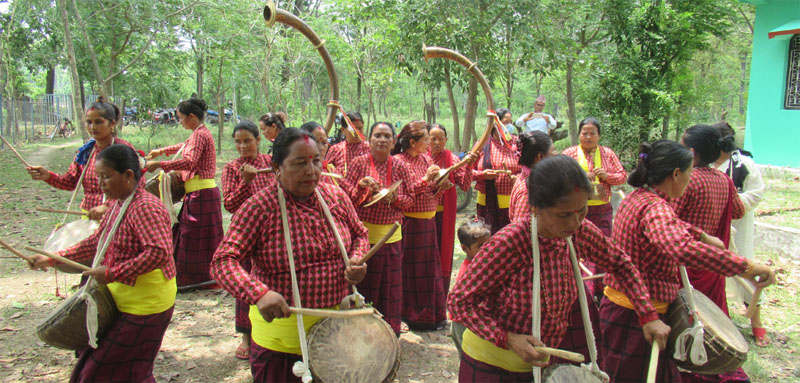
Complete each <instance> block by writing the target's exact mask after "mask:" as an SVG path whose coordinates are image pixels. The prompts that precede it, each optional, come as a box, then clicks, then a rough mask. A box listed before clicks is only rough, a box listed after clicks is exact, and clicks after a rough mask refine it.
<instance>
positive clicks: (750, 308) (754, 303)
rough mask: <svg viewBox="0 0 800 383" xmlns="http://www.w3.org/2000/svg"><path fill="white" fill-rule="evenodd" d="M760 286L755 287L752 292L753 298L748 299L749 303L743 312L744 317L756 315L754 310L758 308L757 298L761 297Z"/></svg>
mask: <svg viewBox="0 0 800 383" xmlns="http://www.w3.org/2000/svg"><path fill="white" fill-rule="evenodd" d="M761 290H762V288H761V286H758V287H756V291H755V292H754V293H753V298H752V299H750V305H749V306H747V311H746V312H745V313H744V316H745V318H752V317H753V316H755V315H756V310H758V300H759V299H761Z"/></svg>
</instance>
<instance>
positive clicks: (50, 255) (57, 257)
mask: <svg viewBox="0 0 800 383" xmlns="http://www.w3.org/2000/svg"><path fill="white" fill-rule="evenodd" d="M25 250H28V251H32V252H34V253H38V254H41V255H44V256H45V257H48V258H50V259H55V260H56V261H59V262H61V263H63V264H65V265H68V266H72V267H74V268H76V269H78V270H80V271H89V270H91V269H92V268H91V267H89V266H86V265H82V264H80V263H78V262H75V261H73V260H71V259H67V258H64V257H62V256H60V255H57V254H53V253H51V252H49V251H45V250H42V249H37V248H35V247H30V246H25Z"/></svg>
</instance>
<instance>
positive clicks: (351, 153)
mask: <svg viewBox="0 0 800 383" xmlns="http://www.w3.org/2000/svg"><path fill="white" fill-rule="evenodd" d="M345 153H346V154H347V156H345ZM367 153H369V141H367V140H362V141H361V142H359V143H357V144H351V143H349V142H347V141H346V140H345V141H342V142H340V143H338V144H336V145H333V146H331V147H330V148H328V154H326V155H325V160H326V161H328V163H329V164H332V165H333V166H335V167H336V169H338V170H339V171H340V172H341V173H342V174H343V175H347V171H348V170H350V163H351V162H353V160H354V159H356V158H358V157H361V156H363V155H365V154H367Z"/></svg>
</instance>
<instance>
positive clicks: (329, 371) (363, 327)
mask: <svg viewBox="0 0 800 383" xmlns="http://www.w3.org/2000/svg"><path fill="white" fill-rule="evenodd" d="M308 353H309V355H308V364H309V368H310V370H311V375H312V376H313V377H314V381H315V382H322V383H325V382H328V383H333V382H336V383H340V382H349V383H356V382H365V383H377V382H391V381H393V380H394V378H395V375H397V369H398V368H399V367H400V341H399V340H398V339H397V336H395V334H394V331H392V328H391V327H389V325H388V324H387V323H386V322H384V321H383V319H381V318H380V317H379V316H377V315H361V316H355V317H349V318H325V319H323V320H321V321H319V322H318V323H317V324H315V325H314V327H312V328H311V331H310V332H309V336H308Z"/></svg>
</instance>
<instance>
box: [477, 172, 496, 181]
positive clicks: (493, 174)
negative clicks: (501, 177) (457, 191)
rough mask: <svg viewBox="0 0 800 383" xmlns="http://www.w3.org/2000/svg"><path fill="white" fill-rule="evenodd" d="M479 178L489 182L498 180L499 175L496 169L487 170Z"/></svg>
mask: <svg viewBox="0 0 800 383" xmlns="http://www.w3.org/2000/svg"><path fill="white" fill-rule="evenodd" d="M478 178H480V179H482V180H487V181H488V180H493V179H496V178H497V173H496V172H495V171H494V169H486V170H484V171H483V172H481V175H480V176H479V177H478Z"/></svg>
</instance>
